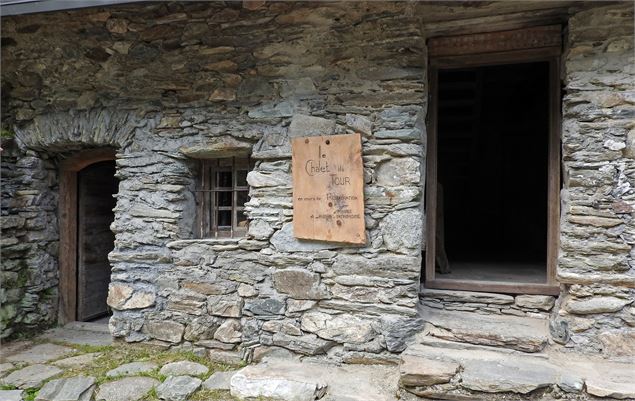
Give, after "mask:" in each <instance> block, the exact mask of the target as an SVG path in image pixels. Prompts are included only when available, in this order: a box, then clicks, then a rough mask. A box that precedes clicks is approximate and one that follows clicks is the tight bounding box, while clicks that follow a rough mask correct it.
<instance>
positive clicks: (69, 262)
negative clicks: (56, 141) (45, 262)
mask: <svg viewBox="0 0 635 401" xmlns="http://www.w3.org/2000/svg"><path fill="white" fill-rule="evenodd" d="M59 191H60V193H59V208H58V211H59V217H58V218H59V225H60V226H59V230H60V248H59V280H60V281H59V282H60V284H59V285H60V292H59V294H60V311H59V322H60V323H61V324H65V323H68V322H72V321H75V320H76V318H77V304H76V301H77V297H76V292H77V172H75V171H60V183H59Z"/></svg>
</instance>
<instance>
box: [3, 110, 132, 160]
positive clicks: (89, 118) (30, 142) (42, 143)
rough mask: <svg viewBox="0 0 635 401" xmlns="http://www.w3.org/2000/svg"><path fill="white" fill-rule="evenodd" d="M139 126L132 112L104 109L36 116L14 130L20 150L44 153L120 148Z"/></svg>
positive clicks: (130, 138)
mask: <svg viewBox="0 0 635 401" xmlns="http://www.w3.org/2000/svg"><path fill="white" fill-rule="evenodd" d="M141 125H142V122H141V119H140V118H139V117H138V116H136V115H135V114H133V113H131V112H125V111H119V110H107V109H94V110H88V111H75V110H73V111H69V112H63V113H61V112H60V113H50V114H44V115H39V116H36V117H35V118H34V119H33V120H32V121H31V122H30V123H28V124H27V125H25V126H23V127H16V128H15V133H16V139H17V142H18V143H19V145H20V147H22V148H26V149H32V150H36V151H44V152H67V151H72V150H79V149H86V148H97V147H111V148H123V147H125V146H126V145H128V144H129V143H130V142H131V141H132V138H133V136H134V133H135V129H136V128H138V127H140V126H141Z"/></svg>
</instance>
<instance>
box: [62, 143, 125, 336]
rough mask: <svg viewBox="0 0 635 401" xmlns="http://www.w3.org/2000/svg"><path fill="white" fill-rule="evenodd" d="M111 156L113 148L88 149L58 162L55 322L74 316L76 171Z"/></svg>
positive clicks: (75, 316) (75, 283) (113, 158)
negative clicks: (57, 256) (56, 306)
mask: <svg viewBox="0 0 635 401" xmlns="http://www.w3.org/2000/svg"><path fill="white" fill-rule="evenodd" d="M107 160H115V150H114V149H111V148H107V149H90V150H85V151H80V152H78V153H76V154H74V155H72V156H71V157H69V158H67V159H64V160H63V161H62V162H61V163H60V166H59V206H58V211H59V216H58V219H59V230H60V248H59V294H60V304H59V306H60V312H59V319H58V321H59V323H60V324H65V323H68V322H73V321H75V320H77V173H78V172H79V171H80V170H82V169H83V168H84V167H87V166H89V165H91V164H93V163H97V162H101V161H107Z"/></svg>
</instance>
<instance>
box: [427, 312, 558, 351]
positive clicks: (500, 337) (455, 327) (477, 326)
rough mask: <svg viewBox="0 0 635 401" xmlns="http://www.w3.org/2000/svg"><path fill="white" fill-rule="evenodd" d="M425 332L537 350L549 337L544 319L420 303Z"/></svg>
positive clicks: (469, 340) (541, 347)
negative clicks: (428, 305)
mask: <svg viewBox="0 0 635 401" xmlns="http://www.w3.org/2000/svg"><path fill="white" fill-rule="evenodd" d="M419 313H420V317H421V318H422V319H423V320H424V321H425V322H426V327H425V329H424V334H425V335H426V336H431V337H436V338H441V339H444V340H449V341H456V342H464V343H470V344H479V345H487V346H493V347H505V348H509V349H514V350H518V351H523V352H540V351H541V350H542V349H543V348H544V347H545V345H547V343H548V341H549V327H548V322H547V320H545V319H536V318H530V317H518V316H510V315H482V314H478V313H471V312H459V311H441V310H437V309H433V308H429V307H426V306H424V305H419Z"/></svg>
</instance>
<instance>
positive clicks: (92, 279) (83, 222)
mask: <svg viewBox="0 0 635 401" xmlns="http://www.w3.org/2000/svg"><path fill="white" fill-rule="evenodd" d="M118 186H119V182H118V180H117V179H116V178H115V162H114V161H104V162H99V163H95V164H91V165H90V166H88V167H86V168H84V169H82V170H81V171H79V172H78V174H77V201H78V208H77V210H78V212H77V241H78V244H77V245H78V246H77V252H78V255H77V320H79V321H88V320H94V319H98V318H100V317H104V316H107V315H108V314H109V310H108V305H107V304H106V298H107V297H108V284H110V273H111V271H110V270H111V269H110V262H108V253H110V251H112V250H113V248H114V241H115V235H114V234H113V232H112V231H111V230H110V224H111V223H112V222H113V220H114V212H113V208H114V207H115V198H114V197H113V194H116V193H117V188H118Z"/></svg>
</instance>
